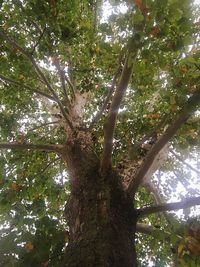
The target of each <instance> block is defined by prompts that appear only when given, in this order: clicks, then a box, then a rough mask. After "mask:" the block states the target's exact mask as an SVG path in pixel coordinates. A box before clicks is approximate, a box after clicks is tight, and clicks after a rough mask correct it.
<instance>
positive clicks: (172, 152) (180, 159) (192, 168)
mask: <svg viewBox="0 0 200 267" xmlns="http://www.w3.org/2000/svg"><path fill="white" fill-rule="evenodd" d="M169 151H170V153H171V154H172V155H173V156H174V157H175V158H177V159H178V160H179V161H180V162H181V163H183V164H184V165H185V166H187V167H188V168H189V169H190V170H192V171H193V172H196V173H197V174H200V171H198V170H197V169H195V168H194V167H192V166H191V165H190V164H189V163H187V162H185V161H184V160H183V159H182V158H181V157H180V156H179V155H178V154H176V153H175V152H174V151H173V150H172V149H170V150H169Z"/></svg>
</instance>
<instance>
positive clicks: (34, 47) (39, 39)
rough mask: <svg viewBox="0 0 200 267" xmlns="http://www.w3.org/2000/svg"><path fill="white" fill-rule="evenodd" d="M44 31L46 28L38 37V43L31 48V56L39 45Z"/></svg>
mask: <svg viewBox="0 0 200 267" xmlns="http://www.w3.org/2000/svg"><path fill="white" fill-rule="evenodd" d="M45 31H46V27H45V28H44V30H43V31H42V33H41V34H40V37H39V38H38V41H37V42H36V43H35V45H34V46H33V49H32V52H31V55H33V54H34V52H35V49H36V47H37V46H38V45H39V43H40V41H41V40H42V37H43V36H44V33H45Z"/></svg>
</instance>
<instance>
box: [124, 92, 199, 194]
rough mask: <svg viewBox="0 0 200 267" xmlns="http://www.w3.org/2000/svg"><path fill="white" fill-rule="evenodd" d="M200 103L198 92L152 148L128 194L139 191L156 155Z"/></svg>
mask: <svg viewBox="0 0 200 267" xmlns="http://www.w3.org/2000/svg"><path fill="white" fill-rule="evenodd" d="M199 103H200V90H198V91H196V92H195V93H194V94H193V95H192V96H191V97H190V98H189V99H188V101H187V102H186V104H185V106H184V107H183V108H182V110H181V111H180V112H179V114H178V115H177V118H176V119H175V120H174V122H172V124H171V125H170V126H169V127H168V128H167V130H166V131H165V132H164V134H163V135H162V136H161V137H160V139H159V140H158V141H157V142H156V144H155V145H154V146H153V147H152V148H151V150H150V151H149V153H148V154H147V156H146V158H145V160H144V162H143V164H142V165H141V167H140V168H139V170H138V172H137V174H136V176H135V177H134V179H133V180H132V181H131V183H130V185H129V187H128V192H129V194H131V195H133V196H134V194H135V192H136V191H137V189H138V187H139V186H140V184H141V183H142V181H143V179H144V177H145V175H146V173H147V172H148V170H149V169H150V167H151V165H152V164H153V162H154V159H155V157H156V155H157V154H158V153H159V152H160V151H161V150H162V148H163V147H164V146H165V145H166V144H167V143H168V142H169V140H170V139H171V138H172V137H173V136H174V135H175V133H176V132H177V130H178V129H179V128H180V127H181V125H182V124H183V123H185V122H186V120H187V119H188V118H189V117H190V115H191V114H192V113H193V112H194V111H195V110H196V109H197V105H198V104H199Z"/></svg>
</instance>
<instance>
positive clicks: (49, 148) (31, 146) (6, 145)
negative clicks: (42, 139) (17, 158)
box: [0, 142, 63, 153]
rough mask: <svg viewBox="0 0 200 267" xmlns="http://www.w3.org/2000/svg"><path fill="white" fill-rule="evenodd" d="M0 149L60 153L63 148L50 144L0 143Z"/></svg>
mask: <svg viewBox="0 0 200 267" xmlns="http://www.w3.org/2000/svg"><path fill="white" fill-rule="evenodd" d="M0 149H19V150H26V149H27V150H42V151H47V152H51V151H54V152H57V153H61V152H62V149H63V146H62V145H52V144H49V145H47V144H45V145H44V144H30V143H22V144H21V143H17V142H12V143H3V142H2V143H0Z"/></svg>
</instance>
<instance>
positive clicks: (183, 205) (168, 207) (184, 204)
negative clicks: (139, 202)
mask: <svg viewBox="0 0 200 267" xmlns="http://www.w3.org/2000/svg"><path fill="white" fill-rule="evenodd" d="M197 205H200V197H193V198H188V199H185V200H183V201H179V202H173V203H164V204H162V205H156V206H151V207H146V208H141V209H138V210H137V211H138V214H139V216H140V217H141V216H147V215H149V214H152V213H157V212H164V211H173V210H180V209H187V208H190V207H193V206H197Z"/></svg>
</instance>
